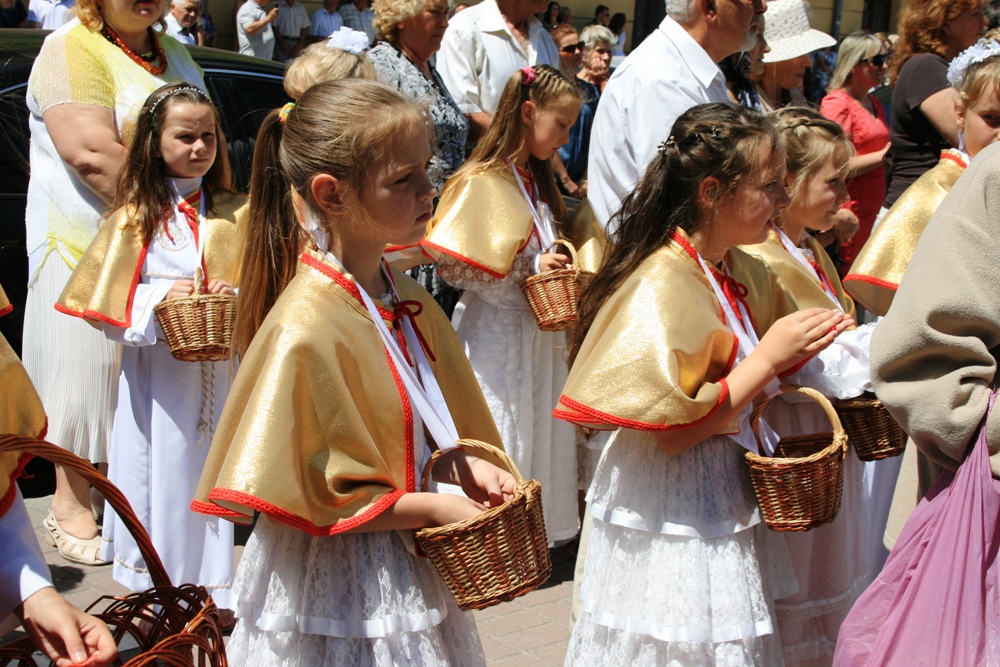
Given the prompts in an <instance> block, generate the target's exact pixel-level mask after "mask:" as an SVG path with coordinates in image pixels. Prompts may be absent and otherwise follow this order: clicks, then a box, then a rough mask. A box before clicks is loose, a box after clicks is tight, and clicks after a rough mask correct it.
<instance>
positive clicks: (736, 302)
mask: <svg viewBox="0 0 1000 667" xmlns="http://www.w3.org/2000/svg"><path fill="white" fill-rule="evenodd" d="M721 283H722V293H723V294H724V295H725V296H726V301H728V302H729V305H730V306H732V308H733V313H734V314H735V315H736V319H738V320H739V321H740V324H742V325H743V329H744V330H746V328H747V323H746V322H745V321H744V320H743V313H742V312H741V311H740V303H742V304H743V307H744V308H746V297H747V294H749V293H750V291H749V290H748V289H747V286H746V285H744V284H743V283H740V282H737V280H736V278H733V277H732V276H722V280H721ZM747 312H748V313H749V312H750V309H749V308H747Z"/></svg>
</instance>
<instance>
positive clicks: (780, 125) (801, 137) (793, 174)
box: [771, 107, 854, 201]
mask: <svg viewBox="0 0 1000 667" xmlns="http://www.w3.org/2000/svg"><path fill="white" fill-rule="evenodd" d="M771 122H773V123H774V126H775V128H776V129H777V130H778V133H779V134H780V135H781V141H782V142H783V143H784V145H785V166H786V168H787V176H786V179H787V183H786V189H787V190H788V196H789V197H791V199H792V201H795V197H796V195H797V194H798V193H799V190H800V189H801V188H802V184H803V183H805V182H806V179H808V178H809V177H810V176H812V175H813V174H814V173H815V172H816V170H817V169H819V168H820V167H822V166H823V165H824V164H826V161H827V160H829V159H830V157H831V156H833V157H834V160H835V161H836V162H837V167H838V169H839V170H840V171H841V173H846V171H847V167H848V164H849V163H850V161H851V158H853V157H854V145H853V144H851V142H850V140H849V139H848V138H847V136H846V135H845V134H844V130H843V129H842V128H841V127H840V125H838V124H837V123H836V122H834V121H832V120H830V119H828V118H824V117H823V116H821V115H820V113H819V112H818V111H814V110H813V109H809V108H806V107H785V108H784V109H779V110H778V111H775V112H773V113H772V114H771Z"/></svg>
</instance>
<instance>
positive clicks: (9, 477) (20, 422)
mask: <svg viewBox="0 0 1000 667" xmlns="http://www.w3.org/2000/svg"><path fill="white" fill-rule="evenodd" d="M11 310H13V307H12V306H11V305H10V302H9V301H7V295H6V294H5V293H4V291H3V289H2V288H0V316H2V315H6V314H7V313H9V312H10V311H11ZM45 428H46V421H45V408H43V407H42V401H41V399H40V398H38V393H37V392H36V391H35V387H34V385H32V384H31V380H30V379H29V378H28V373H27V371H25V370H24V366H22V365H21V360H20V359H18V358H17V354H16V353H15V352H14V350H13V349H12V348H11V346H10V345H9V344H8V343H7V340H6V339H5V338H4V337H3V336H0V433H3V434H6V433H15V434H17V435H28V436H31V437H35V438H43V437H45ZM30 460H31V455H30V454H21V453H19V452H6V453H4V454H0V516H3V515H4V514H5V513H6V512H7V510H8V509H10V505H11V503H13V502H14V494H15V491H16V489H17V486H16V485H15V483H14V480H16V479H17V478H18V477H20V476H21V473H22V472H23V471H24V466H25V465H27V464H28V461H30Z"/></svg>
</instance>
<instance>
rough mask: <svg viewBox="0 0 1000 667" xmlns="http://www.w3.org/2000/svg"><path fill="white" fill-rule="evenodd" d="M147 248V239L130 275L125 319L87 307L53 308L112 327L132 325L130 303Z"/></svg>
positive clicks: (140, 274)
mask: <svg viewBox="0 0 1000 667" xmlns="http://www.w3.org/2000/svg"><path fill="white" fill-rule="evenodd" d="M148 249H149V241H146V242H145V243H143V244H142V250H140V251H139V261H138V262H137V263H136V266H135V273H134V274H133V276H132V287H131V288H130V289H129V291H128V300H127V301H126V302H125V321H124V322H122V321H119V320H115V319H112V318H110V317H108V316H107V315H105V314H104V313H99V312H97V311H96V310H90V309H89V308H88V309H86V310H84V311H83V312H81V311H78V310H70V309H69V308H66V307H65V306H61V305H59V304H58V303H56V304H55V305H54V306H53V308H55V309H56V310H58V311H59V312H60V313H65V314H66V315H72V316H73V317H80V318H83V319H85V320H92V321H96V322H106V323H108V324H110V325H111V326H113V327H119V328H121V329H127V328H129V327H130V326H132V304H133V302H134V301H135V290H136V288H137V287H138V286H139V280H140V279H141V278H142V267H143V265H145V263H146V251H147V250H148Z"/></svg>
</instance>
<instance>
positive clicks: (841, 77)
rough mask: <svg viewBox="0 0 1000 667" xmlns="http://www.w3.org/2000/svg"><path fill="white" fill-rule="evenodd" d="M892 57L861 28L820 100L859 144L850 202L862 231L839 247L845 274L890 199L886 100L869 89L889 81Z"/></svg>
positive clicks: (843, 45) (843, 52) (847, 44)
mask: <svg viewBox="0 0 1000 667" xmlns="http://www.w3.org/2000/svg"><path fill="white" fill-rule="evenodd" d="M888 64H889V63H888V55H887V54H886V52H885V48H884V45H883V44H882V40H880V39H879V38H878V37H876V36H875V35H865V34H862V33H860V32H856V33H854V34H852V35H848V36H847V37H845V38H844V41H843V42H842V43H841V45H840V55H839V56H838V58H837V67H836V69H834V71H833V77H832V78H831V79H830V86H829V91H830V93H829V94H828V95H827V96H826V97H824V98H823V101H822V103H821V104H820V109H819V110H820V113H822V114H823V115H824V116H826V117H827V118H829V119H830V120H832V121H835V122H837V123H839V124H840V126H841V127H842V128H844V133H845V134H846V135H847V138H848V139H850V140H851V143H852V144H854V148H855V151H856V154H855V157H854V158H853V159H852V160H851V162H850V167H849V169H850V171H849V177H848V180H847V191H848V193H850V196H851V200H850V201H849V202H847V203H846V204H844V207H845V208H848V209H850V210H851V211H852V212H853V213H854V214H855V215H856V216H858V224H859V227H858V231H857V233H856V234H855V235H854V238H852V239H851V240H850V241H848V242H846V243H844V244H843V245H841V246H840V247H839V249H838V250H839V254H840V262H841V267H842V270H841V275H842V276H843V275H844V273H845V272H846V270H847V268H848V267H850V266H851V263H852V262H853V261H854V258H855V257H856V256H857V254H858V252H859V251H860V250H861V248H862V246H864V244H865V241H867V240H868V237H869V236H870V235H871V232H872V225H873V224H874V223H875V218H876V216H877V215H878V212H879V209H880V208H881V207H882V200H883V199H884V198H885V189H886V188H885V166H884V162H883V160H885V154H886V153H887V152H888V150H889V145H890V144H889V126H888V125H887V124H886V120H885V111H884V109H883V108H882V104H881V103H880V102H879V101H878V100H877V99H875V97H874V96H873V95H871V94H870V93H869V92H868V91H870V90H871V89H873V88H876V87H877V86H879V85H881V84H882V83H883V82H884V80H885V73H886V69H887V67H888Z"/></svg>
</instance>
